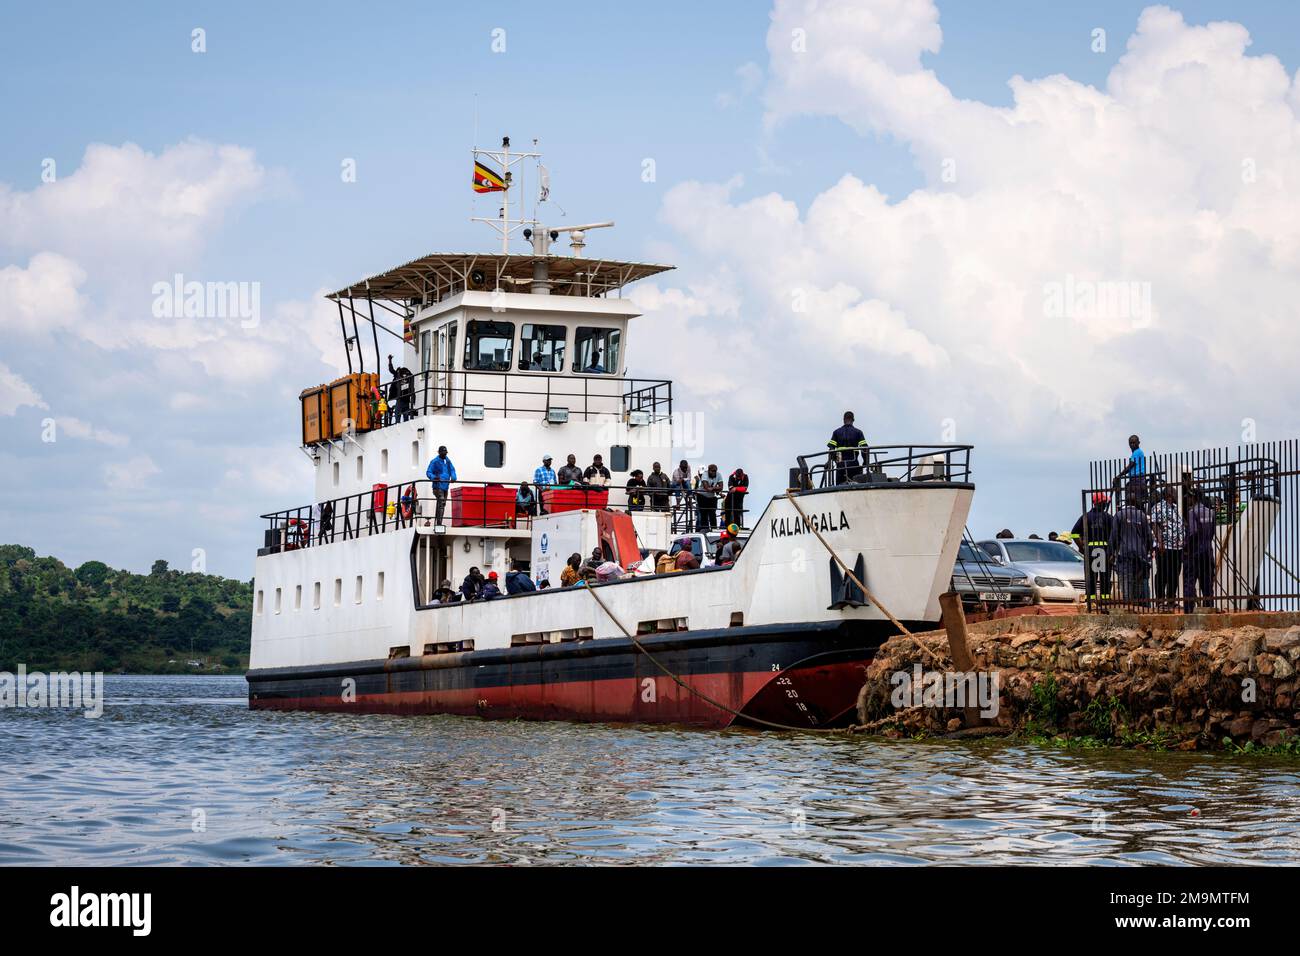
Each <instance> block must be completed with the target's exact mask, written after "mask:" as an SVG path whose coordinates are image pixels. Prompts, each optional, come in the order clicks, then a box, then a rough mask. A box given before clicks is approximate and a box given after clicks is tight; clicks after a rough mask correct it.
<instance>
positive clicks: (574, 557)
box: [560, 551, 582, 588]
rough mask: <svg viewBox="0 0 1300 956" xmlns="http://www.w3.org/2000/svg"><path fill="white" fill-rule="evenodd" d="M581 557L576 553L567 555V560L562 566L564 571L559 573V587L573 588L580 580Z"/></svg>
mask: <svg viewBox="0 0 1300 956" xmlns="http://www.w3.org/2000/svg"><path fill="white" fill-rule="evenodd" d="M581 570H582V555H580V554H579V553H578V552H577V551H575V552H573V554H571V555H569V560H568V561H566V562H565V564H564V570H563V571H561V572H560V587H562V588H568V587H573V585H575V584H577V583H578V582H579V581H581V580H582V574H581Z"/></svg>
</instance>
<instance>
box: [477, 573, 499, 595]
mask: <svg viewBox="0 0 1300 956" xmlns="http://www.w3.org/2000/svg"><path fill="white" fill-rule="evenodd" d="M500 596H501V588H500V587H498V586H497V573H496V572H495V571H489V572H488V576H487V581H486V582H484V584H483V590H482V591H481V592H480V593H479V597H480V598H482V599H483V600H484V601H490V600H492V599H493V598H499V597H500Z"/></svg>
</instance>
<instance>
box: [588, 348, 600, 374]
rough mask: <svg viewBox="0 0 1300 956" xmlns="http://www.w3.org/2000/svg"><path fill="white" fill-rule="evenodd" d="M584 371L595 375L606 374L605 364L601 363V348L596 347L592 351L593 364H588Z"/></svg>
mask: <svg viewBox="0 0 1300 956" xmlns="http://www.w3.org/2000/svg"><path fill="white" fill-rule="evenodd" d="M583 371H584V372H588V373H590V374H594V375H604V374H605V366H603V365H601V364H600V349H595V350H593V351H592V353H591V364H590V365H588V366H587V367H586V368H584V369H583Z"/></svg>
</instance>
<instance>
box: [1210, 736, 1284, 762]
mask: <svg viewBox="0 0 1300 956" xmlns="http://www.w3.org/2000/svg"><path fill="white" fill-rule="evenodd" d="M1223 749H1224V750H1226V751H1228V752H1229V753H1233V754H1253V755H1256V756H1264V757H1280V756H1288V757H1300V737H1290V738H1288V739H1287V740H1285V741H1283V742H1282V743H1280V744H1277V745H1276V746H1273V747H1265V746H1264V745H1263V744H1257V743H1255V741H1253V740H1247V741H1246V742H1245V743H1243V744H1239V743H1237V742H1236V741H1234V740H1233V739H1232V738H1231V737H1224V738H1223Z"/></svg>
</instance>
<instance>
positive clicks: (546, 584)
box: [537, 578, 551, 591]
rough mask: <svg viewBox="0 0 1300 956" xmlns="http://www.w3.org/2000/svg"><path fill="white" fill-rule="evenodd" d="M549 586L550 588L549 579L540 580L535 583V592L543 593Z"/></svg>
mask: <svg viewBox="0 0 1300 956" xmlns="http://www.w3.org/2000/svg"><path fill="white" fill-rule="evenodd" d="M550 586H551V579H550V578H542V579H541V580H540V581H538V582H537V590H539V591H545V590H546V589H547V588H549V587H550Z"/></svg>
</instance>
